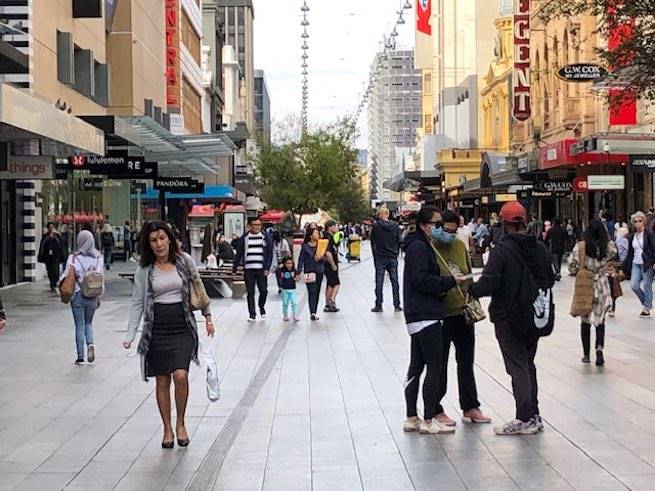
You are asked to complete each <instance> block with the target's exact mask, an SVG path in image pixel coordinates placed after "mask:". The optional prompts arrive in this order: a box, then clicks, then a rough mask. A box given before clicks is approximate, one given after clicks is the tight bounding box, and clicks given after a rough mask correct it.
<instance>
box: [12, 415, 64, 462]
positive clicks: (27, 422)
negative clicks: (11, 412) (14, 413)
mask: <svg viewBox="0 0 655 491" xmlns="http://www.w3.org/2000/svg"><path fill="white" fill-rule="evenodd" d="M12 419H13V421H12V422H11V423H9V424H8V425H7V426H6V427H5V428H4V429H3V430H2V431H0V458H4V457H6V456H7V455H9V454H11V453H12V452H14V451H15V450H16V449H17V448H18V447H19V446H21V445H22V444H24V443H25V442H26V441H28V440H30V439H31V438H32V437H33V436H34V435H36V434H37V433H39V432H40V431H41V430H42V429H43V428H45V427H46V426H48V425H49V424H51V423H52V422H53V421H54V419H53V418H40V417H37V418H32V417H25V418H12Z"/></svg>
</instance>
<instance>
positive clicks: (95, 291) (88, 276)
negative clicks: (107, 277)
mask: <svg viewBox="0 0 655 491" xmlns="http://www.w3.org/2000/svg"><path fill="white" fill-rule="evenodd" d="M80 266H81V264H80ZM97 269H98V262H97V261H96V265H95V267H94V268H93V269H90V270H88V271H84V276H83V277H82V281H81V282H80V283H79V284H80V292H81V293H82V296H83V297H85V298H97V297H99V296H100V295H102V273H101V272H100V271H98V270H97Z"/></svg>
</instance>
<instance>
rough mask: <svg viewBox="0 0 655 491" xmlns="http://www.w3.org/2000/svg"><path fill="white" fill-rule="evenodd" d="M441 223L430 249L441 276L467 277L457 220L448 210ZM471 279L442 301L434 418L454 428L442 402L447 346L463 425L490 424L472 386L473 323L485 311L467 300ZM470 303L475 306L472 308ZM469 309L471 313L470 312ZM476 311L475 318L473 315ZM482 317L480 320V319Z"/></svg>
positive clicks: (465, 253)
mask: <svg viewBox="0 0 655 491" xmlns="http://www.w3.org/2000/svg"><path fill="white" fill-rule="evenodd" d="M441 218H442V220H443V224H438V225H437V226H436V228H435V229H434V231H433V234H432V244H431V245H432V246H433V247H434V252H435V254H436V257H437V263H438V265H439V269H440V273H441V276H448V277H449V276H452V275H470V274H471V272H472V267H471V257H470V256H469V252H468V248H467V247H466V245H465V244H464V243H463V242H462V241H461V240H457V229H458V221H459V220H458V217H457V215H455V214H454V213H453V212H452V211H450V210H444V211H442V212H441ZM470 283H471V280H468V281H467V282H466V283H464V284H463V285H462V286H461V287H460V286H459V285H456V286H455V288H453V289H451V290H449V291H448V293H446V298H445V300H444V321H443V327H442V329H441V330H442V333H443V364H442V372H441V381H440V386H439V393H438V397H439V404H438V405H437V415H436V419H437V421H439V422H440V423H441V424H443V425H446V426H455V425H456V422H455V420H454V419H452V418H451V417H449V416H448V415H447V414H446V413H445V411H444V408H443V406H442V405H441V400H442V399H443V398H444V396H445V395H446V391H447V388H448V358H449V353H450V344H451V343H452V344H453V345H454V346H455V352H456V355H455V357H456V360H457V388H458V389H459V404H460V407H461V409H462V412H463V415H462V422H464V423H491V418H490V417H489V416H487V415H485V414H484V413H483V412H482V411H480V401H479V400H478V390H477V385H476V383H475V373H474V371H473V365H474V361H475V322H477V321H480V320H482V319H484V312H483V311H482V307H480V303H479V302H478V301H477V300H476V299H471V298H468V295H467V294H466V293H465V292H466V291H468V287H469V284H470ZM473 303H475V304H477V305H476V306H475V307H473ZM471 307H472V310H469V309H470V308H471ZM475 311H478V312H479V313H478V315H477V316H476V314H475V313H474V312H475ZM480 317H482V318H480Z"/></svg>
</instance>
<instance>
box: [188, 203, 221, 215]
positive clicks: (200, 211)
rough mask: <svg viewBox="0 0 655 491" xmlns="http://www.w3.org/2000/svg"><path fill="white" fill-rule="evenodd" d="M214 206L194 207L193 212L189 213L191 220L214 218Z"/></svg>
mask: <svg viewBox="0 0 655 491" xmlns="http://www.w3.org/2000/svg"><path fill="white" fill-rule="evenodd" d="M214 211H215V208H214V205H193V206H192V207H191V212H190V213H189V217H190V218H213V217H214Z"/></svg>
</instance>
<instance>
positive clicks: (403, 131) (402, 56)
mask: <svg viewBox="0 0 655 491" xmlns="http://www.w3.org/2000/svg"><path fill="white" fill-rule="evenodd" d="M373 66H374V67H375V73H376V76H375V79H374V82H373V86H372V93H371V97H370V101H369V106H368V142H369V148H368V158H369V169H371V170H370V174H371V188H372V189H371V193H372V196H374V197H373V200H375V201H378V202H380V203H382V202H384V203H397V202H398V196H397V195H396V194H395V192H394V191H392V190H391V189H388V188H385V186H384V184H385V182H391V181H392V179H393V178H394V177H395V176H396V175H397V174H400V173H402V172H403V170H404V169H403V161H404V157H403V155H404V154H406V153H409V152H411V150H413V147H414V144H415V140H416V130H417V128H418V127H420V125H421V120H422V116H421V106H422V92H421V72H420V70H417V69H415V68H414V52H413V51H406V50H398V51H389V52H383V53H378V54H377V55H376V56H375V58H374V60H373Z"/></svg>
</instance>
